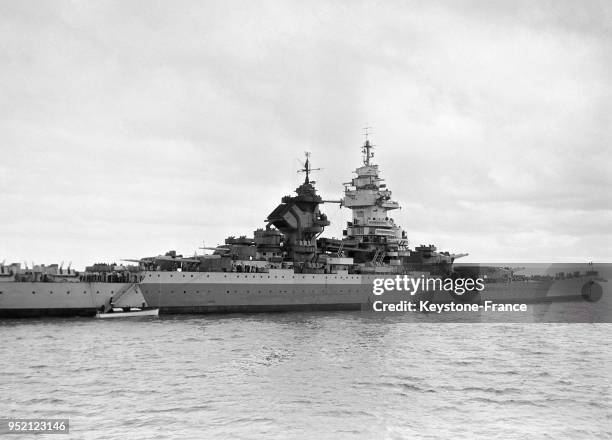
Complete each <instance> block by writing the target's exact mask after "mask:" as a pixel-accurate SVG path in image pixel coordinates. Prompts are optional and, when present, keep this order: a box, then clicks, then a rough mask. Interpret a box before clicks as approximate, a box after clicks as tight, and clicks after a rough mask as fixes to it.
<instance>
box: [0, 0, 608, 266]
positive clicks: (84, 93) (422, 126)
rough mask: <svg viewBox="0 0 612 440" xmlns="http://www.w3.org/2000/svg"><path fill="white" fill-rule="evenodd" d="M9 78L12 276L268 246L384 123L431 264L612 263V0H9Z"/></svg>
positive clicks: (378, 157) (5, 129)
mask: <svg viewBox="0 0 612 440" xmlns="http://www.w3.org/2000/svg"><path fill="white" fill-rule="evenodd" d="M0 63H1V64H0V66H1V69H0V136H1V137H0V261H2V260H4V259H6V261H7V263H10V262H22V263H23V262H25V261H27V262H28V264H31V262H35V263H36V264H39V263H45V264H51V263H59V262H61V261H64V262H66V264H67V262H68V261H72V263H73V264H72V265H73V267H76V268H81V269H82V268H84V267H85V265H88V264H91V263H93V262H119V260H120V259H122V258H139V257H144V256H151V255H158V254H163V253H165V252H166V251H168V250H171V249H174V250H176V251H177V252H179V253H182V254H184V255H193V254H194V252H202V251H201V250H199V249H198V248H199V247H201V246H203V245H205V246H214V245H217V244H219V243H222V242H223V239H224V238H225V237H227V236H229V235H235V236H239V235H249V236H252V231H253V230H254V229H256V228H259V227H263V226H264V225H265V218H266V217H267V215H268V214H269V213H270V212H271V211H272V210H273V209H274V208H275V207H276V206H277V204H278V203H280V199H281V197H282V196H284V195H287V194H290V193H292V192H293V191H294V189H295V188H296V187H297V186H298V185H299V184H300V183H301V181H302V179H303V176H301V175H299V174H297V173H296V170H297V169H298V168H300V161H301V160H302V159H303V155H304V152H305V151H310V152H312V158H311V159H312V162H313V166H315V167H321V168H323V169H322V170H321V171H318V172H317V173H316V175H315V176H314V178H315V180H316V181H317V188H318V190H319V192H320V194H321V195H322V196H323V197H324V198H325V199H328V200H334V199H339V198H340V197H341V196H342V190H343V186H342V183H343V182H348V181H350V179H351V178H352V176H353V174H352V172H353V170H354V169H355V168H357V167H358V166H360V164H361V153H360V147H361V145H362V143H363V140H364V138H363V127H365V126H370V127H372V129H371V130H370V131H371V136H370V139H371V141H372V142H373V143H374V144H375V147H376V149H375V158H374V161H375V162H376V163H378V164H379V166H380V169H381V172H382V176H383V177H384V178H385V179H386V183H387V184H388V187H389V189H391V190H392V191H393V197H394V199H396V200H397V201H398V202H399V203H400V205H401V206H402V209H401V210H396V211H393V212H392V217H393V218H395V220H396V222H397V223H399V224H400V225H401V226H402V227H403V228H404V229H405V230H406V231H407V234H408V238H409V240H410V245H411V247H413V246H417V245H419V244H421V243H427V244H428V243H431V244H435V245H436V246H437V247H438V248H439V249H440V250H448V251H451V252H455V253H463V252H465V253H469V257H467V258H466V259H464V260H462V261H473V262H485V261H487V262H489V261H516V262H549V261H550V262H566V261H568V262H581V261H590V260H594V261H601V262H612V197H611V195H612V172H611V166H612V132H611V127H612V104H611V103H612V99H611V98H612V96H611V95H612V94H611V91H612V69H611V67H612V6H611V4H610V2H606V1H601V2H598V1H584V2H583V1H581V2H577V1H524V2H522V1H448V2H440V1H426V2H424V1H419V2H411V1H401V2H394V1H384V2H382V1H378V2H377V1H361V2H360V1H346V2H342V1H328V2H321V1H313V2H300V1H280V0H277V1H244V2H241V1H231V2H225V1H205V2H202V1H193V2H189V1H177V2H168V1H167V2H163V1H116V2H110V1H91V2H83V1H54V0H51V1H45V2H40V1H19V2H15V1H9V0H0ZM321 210H322V211H323V212H325V213H326V214H328V216H329V218H330V220H331V221H332V225H331V226H329V227H328V228H327V229H326V232H325V233H324V235H325V236H328V237H332V236H340V235H341V233H342V229H343V227H344V225H345V223H346V221H348V220H350V211H348V210H347V209H346V208H340V207H339V206H338V205H336V204H324V205H322V207H321Z"/></svg>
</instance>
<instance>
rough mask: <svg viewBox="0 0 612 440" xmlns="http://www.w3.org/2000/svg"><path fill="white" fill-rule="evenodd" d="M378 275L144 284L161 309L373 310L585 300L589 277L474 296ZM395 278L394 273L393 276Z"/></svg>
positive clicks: (150, 276)
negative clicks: (400, 284)
mask: <svg viewBox="0 0 612 440" xmlns="http://www.w3.org/2000/svg"><path fill="white" fill-rule="evenodd" d="M381 277H384V276H380V275H379V276H377V275H346V274H345V275H336V274H328V275H325V274H305V275H302V274H292V273H291V272H290V271H282V270H279V271H274V272H271V273H270V274H265V273H264V274H262V273H235V272H231V273H223V272H210V273H206V272H147V273H145V275H144V277H143V280H142V282H141V284H140V289H141V291H142V294H143V296H144V298H145V299H146V301H147V304H148V305H149V306H151V307H159V308H160V311H161V313H240V312H249V313H250V312H276V311H298V310H313V311H315V310H360V309H361V310H371V309H372V303H373V302H374V301H376V300H380V299H383V300H384V301H385V302H394V301H400V300H413V301H414V300H430V301H432V302H436V303H447V302H451V301H455V302H456V301H458V300H459V301H465V302H481V301H483V300H491V301H494V302H512V301H523V302H539V301H546V300H555V299H559V300H580V299H581V296H580V289H581V287H582V286H583V285H584V283H585V282H587V281H588V280H587V279H586V278H582V279H574V280H567V281H561V282H554V283H553V282H541V283H540V282H538V283H536V282H515V283H499V284H487V285H486V287H485V290H484V291H483V292H482V293H481V294H478V295H475V296H472V297H461V296H453V295H450V294H449V293H447V292H443V291H429V292H423V291H421V292H417V294H416V295H409V294H406V293H405V292H401V293H398V292H394V293H385V294H384V295H382V296H375V295H373V293H372V283H373V280H374V278H381ZM389 278H393V277H389Z"/></svg>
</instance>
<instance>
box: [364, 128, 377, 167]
mask: <svg viewBox="0 0 612 440" xmlns="http://www.w3.org/2000/svg"><path fill="white" fill-rule="evenodd" d="M371 129H372V127H364V128H363V130H364V133H363V135H364V136H365V143H364V144H363V147H361V153H362V154H363V164H364V165H365V166H370V159H371V158H373V157H374V153H373V152H372V151H371V150H373V149H374V145H372V144H370V139H369V136H370V132H369V131H368V130H371Z"/></svg>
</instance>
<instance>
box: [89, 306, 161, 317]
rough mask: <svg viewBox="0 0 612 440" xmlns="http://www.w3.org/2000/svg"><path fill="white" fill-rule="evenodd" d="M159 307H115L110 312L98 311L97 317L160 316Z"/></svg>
mask: <svg viewBox="0 0 612 440" xmlns="http://www.w3.org/2000/svg"><path fill="white" fill-rule="evenodd" d="M158 315H159V309H156V308H137V307H136V308H129V309H123V308H117V307H116V308H113V309H111V310H109V311H108V312H98V313H96V318H100V319H109V318H139V317H141V316H158Z"/></svg>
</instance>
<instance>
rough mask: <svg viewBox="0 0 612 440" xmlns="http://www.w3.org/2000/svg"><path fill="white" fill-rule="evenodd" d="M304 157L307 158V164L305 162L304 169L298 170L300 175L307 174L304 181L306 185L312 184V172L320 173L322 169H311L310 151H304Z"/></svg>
mask: <svg viewBox="0 0 612 440" xmlns="http://www.w3.org/2000/svg"><path fill="white" fill-rule="evenodd" d="M304 156H306V162H304V168H302V169H300V170H298V171H297V172H298V173H306V178H305V179H304V183H306V184H308V183H310V172H311V171H319V170H321V169H322V168H311V167H310V151H304ZM312 183H314V182H312Z"/></svg>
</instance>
